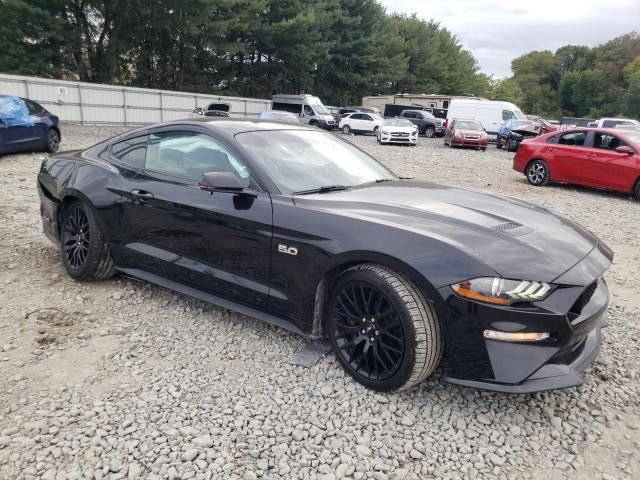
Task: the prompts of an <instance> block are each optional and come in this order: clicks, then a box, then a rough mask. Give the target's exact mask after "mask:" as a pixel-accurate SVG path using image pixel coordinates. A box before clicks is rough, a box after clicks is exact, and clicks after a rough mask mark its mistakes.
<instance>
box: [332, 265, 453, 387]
mask: <svg viewBox="0 0 640 480" xmlns="http://www.w3.org/2000/svg"><path fill="white" fill-rule="evenodd" d="M325 328H326V331H327V334H328V337H329V339H330V341H331V343H332V346H333V349H334V352H335V354H336V357H337V358H338V361H339V362H340V364H341V365H342V366H343V367H344V368H345V370H346V371H347V372H348V373H349V374H350V375H351V376H353V377H354V378H355V379H356V380H357V381H358V382H360V383H362V384H363V385H365V386H367V387H369V388H372V389H374V390H378V391H385V392H388V391H392V390H398V389H404V388H409V387H411V386H413V385H416V384H417V383H419V382H421V381H422V380H423V379H424V378H426V377H427V376H428V375H430V374H431V372H432V371H433V370H434V369H435V367H436V366H437V364H438V363H439V361H440V357H441V355H442V350H443V347H442V339H441V335H440V327H439V323H438V320H437V316H436V314H435V312H434V311H433V310H432V307H431V306H430V304H429V303H428V302H426V301H425V300H424V299H423V298H422V296H421V295H420V294H419V293H418V292H417V291H416V290H415V289H414V287H413V286H412V285H411V284H409V283H408V282H407V281H406V280H404V279H403V278H402V277H400V276H399V275H397V274H395V273H394V272H392V271H390V270H387V269H386V268H384V267H381V266H378V265H373V264H364V265H358V266H356V267H352V268H351V269H349V270H347V271H346V272H344V273H343V274H342V275H341V276H340V277H339V278H338V280H337V281H336V283H335V285H334V287H333V288H332V291H331V295H330V299H329V304H328V309H327V318H326V319H325Z"/></svg>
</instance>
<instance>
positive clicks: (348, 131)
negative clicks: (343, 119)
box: [342, 125, 351, 135]
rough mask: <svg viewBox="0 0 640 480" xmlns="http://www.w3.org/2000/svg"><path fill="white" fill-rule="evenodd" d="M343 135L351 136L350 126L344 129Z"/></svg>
mask: <svg viewBox="0 0 640 480" xmlns="http://www.w3.org/2000/svg"><path fill="white" fill-rule="evenodd" d="M342 133H344V134H345V135H349V134H350V133H351V127H350V126H349V125H345V126H344V127H342Z"/></svg>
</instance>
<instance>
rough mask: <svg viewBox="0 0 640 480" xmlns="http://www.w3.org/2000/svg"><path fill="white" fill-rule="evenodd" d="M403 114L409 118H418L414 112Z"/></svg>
mask: <svg viewBox="0 0 640 480" xmlns="http://www.w3.org/2000/svg"><path fill="white" fill-rule="evenodd" d="M402 115H404V116H405V117H407V118H416V115H415V114H414V113H413V112H402Z"/></svg>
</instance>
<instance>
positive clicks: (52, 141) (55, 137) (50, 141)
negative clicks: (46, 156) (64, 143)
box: [46, 128, 60, 153]
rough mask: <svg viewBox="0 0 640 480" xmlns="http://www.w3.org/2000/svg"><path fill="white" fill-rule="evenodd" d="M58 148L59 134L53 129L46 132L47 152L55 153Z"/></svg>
mask: <svg viewBox="0 0 640 480" xmlns="http://www.w3.org/2000/svg"><path fill="white" fill-rule="evenodd" d="M59 148H60V134H59V133H58V131H57V130H56V129H55V128H50V129H49V131H48V132H47V148H46V150H47V152H49V153H56V152H57V151H58V149H59Z"/></svg>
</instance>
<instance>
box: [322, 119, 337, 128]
mask: <svg viewBox="0 0 640 480" xmlns="http://www.w3.org/2000/svg"><path fill="white" fill-rule="evenodd" d="M318 126H319V127H320V128H324V129H325V130H333V129H334V128H338V124H337V123H336V121H335V120H319V121H318Z"/></svg>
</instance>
